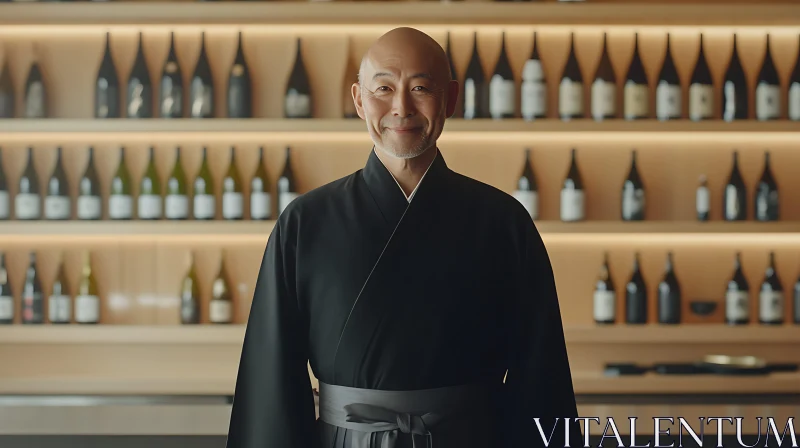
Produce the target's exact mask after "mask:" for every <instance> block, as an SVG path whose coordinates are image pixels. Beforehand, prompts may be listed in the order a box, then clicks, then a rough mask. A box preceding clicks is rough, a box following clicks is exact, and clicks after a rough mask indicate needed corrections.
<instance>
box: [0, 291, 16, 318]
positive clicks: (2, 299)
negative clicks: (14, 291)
mask: <svg viewBox="0 0 800 448" xmlns="http://www.w3.org/2000/svg"><path fill="white" fill-rule="evenodd" d="M13 318H14V298H13V297H10V296H0V320H9V319H13Z"/></svg>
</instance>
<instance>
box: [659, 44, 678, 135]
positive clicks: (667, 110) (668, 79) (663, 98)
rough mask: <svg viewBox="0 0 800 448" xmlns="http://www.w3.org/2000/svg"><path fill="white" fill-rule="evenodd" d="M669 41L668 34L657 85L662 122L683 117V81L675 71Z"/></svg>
mask: <svg viewBox="0 0 800 448" xmlns="http://www.w3.org/2000/svg"><path fill="white" fill-rule="evenodd" d="M669 41H670V37H669V34H667V50H666V53H665V55H664V64H663V65H662V66H661V72H660V73H659V74H658V84H657V85H656V118H658V119H659V120H661V121H665V120H676V119H679V118H681V115H682V111H681V108H682V101H681V97H682V95H681V80H680V78H679V77H678V70H676V69H675V61H674V60H673V59H672V50H671V47H670V43H669Z"/></svg>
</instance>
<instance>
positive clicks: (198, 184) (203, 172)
mask: <svg viewBox="0 0 800 448" xmlns="http://www.w3.org/2000/svg"><path fill="white" fill-rule="evenodd" d="M193 205H194V207H193V208H194V219H214V217H215V216H216V214H217V213H216V212H217V204H216V198H215V197H214V181H213V179H212V178H211V169H209V167H208V158H207V156H206V148H205V147H203V162H202V163H201V164H200V172H199V173H197V177H196V178H195V180H194V204H193Z"/></svg>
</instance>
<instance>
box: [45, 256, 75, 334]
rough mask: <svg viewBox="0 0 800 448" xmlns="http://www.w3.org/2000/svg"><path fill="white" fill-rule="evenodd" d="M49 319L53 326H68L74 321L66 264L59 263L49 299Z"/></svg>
mask: <svg viewBox="0 0 800 448" xmlns="http://www.w3.org/2000/svg"><path fill="white" fill-rule="evenodd" d="M47 311H48V313H47V317H48V320H50V323H51V324H68V323H70V321H71V320H72V299H71V298H70V296H69V288H68V287H67V277H66V275H65V274H64V262H63V261H60V262H59V263H58V273H57V274H56V278H55V280H54V281H53V287H52V289H51V294H50V297H49V298H48V299H47Z"/></svg>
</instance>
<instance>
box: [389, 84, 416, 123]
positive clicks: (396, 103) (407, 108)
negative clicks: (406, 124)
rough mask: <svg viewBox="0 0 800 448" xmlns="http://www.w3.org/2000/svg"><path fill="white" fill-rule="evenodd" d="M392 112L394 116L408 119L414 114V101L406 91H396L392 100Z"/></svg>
mask: <svg viewBox="0 0 800 448" xmlns="http://www.w3.org/2000/svg"><path fill="white" fill-rule="evenodd" d="M392 112H393V113H394V115H395V116H399V117H410V116H412V115H414V113H416V108H415V106H414V99H413V98H411V93H410V92H408V91H406V90H398V91H397V92H396V93H395V95H394V98H392Z"/></svg>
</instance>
